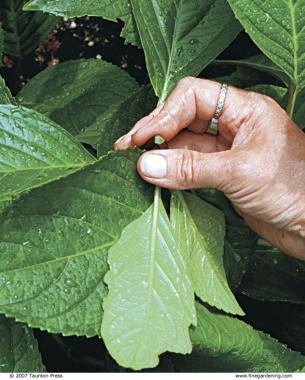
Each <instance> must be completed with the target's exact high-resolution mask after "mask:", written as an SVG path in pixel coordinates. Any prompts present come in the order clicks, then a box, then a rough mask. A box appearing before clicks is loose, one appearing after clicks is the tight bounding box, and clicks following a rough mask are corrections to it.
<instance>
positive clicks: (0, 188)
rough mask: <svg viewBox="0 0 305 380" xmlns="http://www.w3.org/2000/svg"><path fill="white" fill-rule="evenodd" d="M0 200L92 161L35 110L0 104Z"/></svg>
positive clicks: (62, 175) (62, 130) (14, 195)
mask: <svg viewBox="0 0 305 380" xmlns="http://www.w3.org/2000/svg"><path fill="white" fill-rule="evenodd" d="M0 146H1V147H0V151H1V162H0V201H3V200H9V199H11V198H14V197H17V196H18V195H19V194H21V193H22V192H24V191H28V190H30V189H32V188H34V187H38V186H41V185H42V184H44V183H47V182H51V181H54V180H56V179H58V178H61V177H64V176H66V175H68V174H71V173H73V172H75V171H77V170H79V169H81V168H82V167H83V166H85V165H86V164H88V163H90V162H93V157H92V156H91V155H89V153H87V151H86V150H85V149H84V148H83V147H82V146H81V145H80V144H78V143H76V142H75V141H74V140H73V138H72V137H71V136H70V135H69V134H68V133H67V132H66V131H65V130H64V129H62V128H60V127H59V126H58V125H56V124H55V123H53V122H51V121H50V120H48V119H47V118H46V117H45V116H43V115H41V114H39V113H38V112H35V111H32V110H29V109H27V108H24V107H18V106H14V105H1V106H0Z"/></svg>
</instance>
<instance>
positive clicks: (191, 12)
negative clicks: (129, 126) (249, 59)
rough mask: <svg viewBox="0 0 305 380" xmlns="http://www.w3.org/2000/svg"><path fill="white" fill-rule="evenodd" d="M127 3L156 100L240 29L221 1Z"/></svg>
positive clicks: (194, 72) (136, 0)
mask: <svg viewBox="0 0 305 380" xmlns="http://www.w3.org/2000/svg"><path fill="white" fill-rule="evenodd" d="M131 4H132V8H133V13H134V16H135V19H136V23H137V26H138V29H139V33H140V37H141V42H142V46H143V48H144V53H145V57H146V65H147V69H148V72H149V76H150V79H151V82H152V84H153V87H154V90H155V93H156V95H157V96H158V97H159V98H160V101H164V100H165V99H166V97H167V96H168V95H169V93H170V92H171V90H172V89H173V87H174V86H175V84H176V83H177V81H179V79H181V78H183V77H185V76H186V75H194V76H195V75H198V74H199V73H200V72H201V71H202V70H203V69H204V68H205V67H206V66H207V65H208V64H209V63H210V62H211V61H213V59H215V58H216V57H217V56H218V55H219V54H220V53H221V52H222V51H223V50H224V49H225V48H226V47H227V46H228V45H229V44H230V43H231V42H232V41H233V40H234V38H235V37H236V35H237V34H238V33H239V32H240V25H239V23H238V22H237V21H236V20H235V19H234V16H233V14H232V13H231V11H230V8H229V6H228V5H227V3H226V1H224V0H192V1H188V0H154V1H153V0H148V1H142V0H131Z"/></svg>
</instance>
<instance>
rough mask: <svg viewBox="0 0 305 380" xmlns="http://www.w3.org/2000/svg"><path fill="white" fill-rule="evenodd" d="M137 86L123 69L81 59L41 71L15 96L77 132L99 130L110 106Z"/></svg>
mask: <svg viewBox="0 0 305 380" xmlns="http://www.w3.org/2000/svg"><path fill="white" fill-rule="evenodd" d="M138 88H139V86H138V84H137V82H136V81H135V80H134V79H133V78H132V77H130V76H129V75H128V74H127V73H126V72H124V71H123V70H122V69H120V68H118V67H116V66H114V65H112V64H110V63H107V62H104V61H101V60H96V59H89V60H84V59H80V60H75V61H69V62H65V63H62V64H60V65H57V66H54V67H51V68H48V69H46V70H44V71H42V72H41V73H40V74H38V75H37V76H36V77H34V78H33V79H32V80H31V81H30V82H29V83H28V84H27V85H26V86H25V87H24V88H23V89H22V91H21V92H20V93H19V96H18V99H19V101H20V103H22V104H23V105H25V106H27V107H30V108H34V109H35V110H37V111H39V112H41V113H43V114H45V115H47V116H48V117H50V118H51V119H52V120H54V121H55V122H57V123H58V124H60V125H61V126H63V127H64V128H65V129H67V130H68V131H69V132H70V133H72V134H73V135H78V134H80V133H82V132H84V130H86V129H87V128H91V129H94V130H99V126H100V124H101V123H103V122H104V120H105V119H107V118H109V113H110V114H111V112H113V108H115V107H118V106H119V105H120V104H121V103H123V102H124V101H125V100H126V99H128V98H129V97H130V95H131V94H132V93H133V92H135V91H136V90H138Z"/></svg>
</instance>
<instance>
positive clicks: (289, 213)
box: [114, 77, 305, 260]
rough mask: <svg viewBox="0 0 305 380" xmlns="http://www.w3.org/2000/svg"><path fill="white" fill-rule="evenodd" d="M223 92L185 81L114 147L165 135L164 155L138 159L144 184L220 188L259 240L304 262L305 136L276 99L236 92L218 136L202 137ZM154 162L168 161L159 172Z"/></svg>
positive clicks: (199, 81)
mask: <svg viewBox="0 0 305 380" xmlns="http://www.w3.org/2000/svg"><path fill="white" fill-rule="evenodd" d="M219 90H220V84H219V83H216V82H212V81H208V80H204V79H196V78H191V77H187V78H185V79H183V80H181V81H180V82H179V83H178V85H177V87H176V88H175V90H174V91H173V93H172V94H171V95H170V96H169V98H168V100H167V101H166V102H165V103H164V104H163V105H162V106H160V107H158V108H157V109H155V110H154V111H153V112H152V113H151V114H150V115H148V116H146V117H144V118H143V119H141V120H140V121H139V122H138V123H137V124H136V125H135V126H134V127H133V129H132V130H131V131H130V132H129V133H128V134H127V135H125V136H123V137H121V139H119V140H118V141H117V142H116V143H115V145H114V148H115V149H126V148H131V147H135V146H139V147H140V146H143V145H144V144H145V143H147V142H148V141H149V140H151V139H152V138H153V137H154V136H156V135H161V136H162V137H163V138H164V139H165V141H166V143H165V144H163V145H162V146H161V149H160V150H153V151H149V152H146V153H144V154H143V155H142V156H141V157H140V159H139V162H138V171H139V173H140V175H141V176H142V177H143V179H144V180H146V181H148V182H150V183H152V184H154V185H158V186H161V187H166V188H170V189H191V188H200V187H212V188H217V189H219V190H221V191H223V192H224V193H225V194H226V196H227V197H228V198H229V199H230V200H231V201H232V203H233V205H234V207H235V209H236V211H237V212H238V213H239V214H240V215H241V216H242V217H243V218H244V219H245V221H246V222H247V223H248V224H249V225H250V226H251V227H252V229H253V230H255V231H256V232H257V233H258V234H259V235H260V236H262V237H263V238H265V239H266V240H268V241H269V242H270V243H272V244H273V245H275V246H276V247H278V248H280V249H281V250H282V251H283V252H286V253H289V254H291V255H293V256H295V257H297V258H300V259H303V260H305V134H304V133H303V132H302V131H301V130H300V129H299V128H298V127H297V126H296V125H295V124H294V123H293V121H292V120H291V119H290V118H289V116H288V115H287V113H286V112H285V111H284V110H283V109H282V108H281V107H280V106H279V105H278V104H277V103H276V102H275V101H273V100H272V99H271V98H269V97H266V96H264V95H260V94H256V93H253V92H249V91H244V90H240V89H237V88H234V87H229V90H228V93H227V97H226V101H225V105H224V109H223V113H222V116H221V118H220V121H219V134H218V136H212V135H210V134H207V133H204V132H205V131H206V130H207V128H208V124H209V120H210V119H211V118H212V117H213V114H214V112H215V107H216V104H217V99H218V96H219ZM155 155H159V156H162V157H163V158H164V159H165V166H164V165H163V166H162V168H161V169H160V168H159V166H160V159H158V157H157V158H156V156H155ZM161 160H162V158H161ZM163 162H164V161H163ZM144 163H145V164H144ZM147 163H148V164H149V165H147ZM151 164H152V166H153V167H154V168H155V167H156V166H157V171H155V174H154V175H156V174H157V177H158V178H155V177H154V176H153V175H152V174H153V173H152V174H151V173H150V172H149V171H148V169H149V168H150V167H151ZM158 165H159V166H158Z"/></svg>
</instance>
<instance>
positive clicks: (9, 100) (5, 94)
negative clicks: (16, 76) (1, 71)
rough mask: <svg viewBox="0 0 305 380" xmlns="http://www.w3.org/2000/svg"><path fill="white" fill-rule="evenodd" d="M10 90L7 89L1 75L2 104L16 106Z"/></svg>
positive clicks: (0, 96) (0, 98)
mask: <svg viewBox="0 0 305 380" xmlns="http://www.w3.org/2000/svg"><path fill="white" fill-rule="evenodd" d="M14 103H15V101H14V99H13V97H12V94H11V92H10V90H9V89H8V88H7V87H6V84H5V81H4V79H3V78H2V77H1V75H0V104H14Z"/></svg>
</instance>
